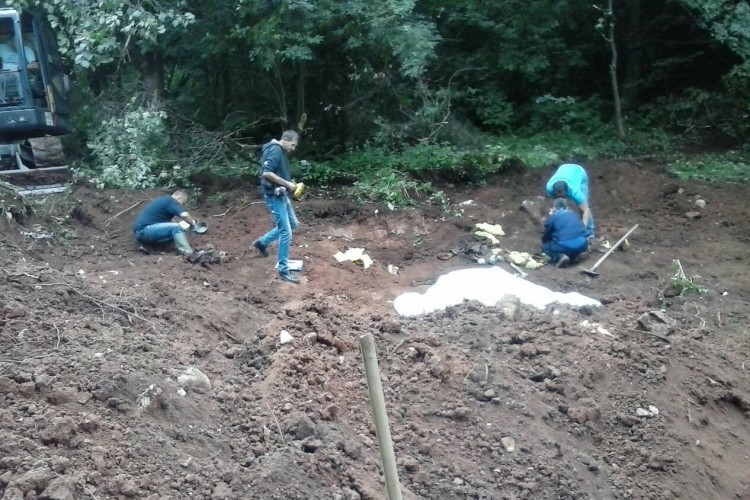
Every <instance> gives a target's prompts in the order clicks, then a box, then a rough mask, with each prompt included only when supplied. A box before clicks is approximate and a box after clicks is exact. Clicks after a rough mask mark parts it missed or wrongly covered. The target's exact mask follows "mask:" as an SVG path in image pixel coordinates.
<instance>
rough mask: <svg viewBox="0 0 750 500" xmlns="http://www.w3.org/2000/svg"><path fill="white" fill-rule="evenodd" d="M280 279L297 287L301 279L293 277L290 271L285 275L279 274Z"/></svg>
mask: <svg viewBox="0 0 750 500" xmlns="http://www.w3.org/2000/svg"><path fill="white" fill-rule="evenodd" d="M279 278H281V280H282V281H287V282H289V283H294V284H295V285H299V278H298V277H296V276H295V275H293V274H292V273H291V272H290V271H287V272H285V273H279Z"/></svg>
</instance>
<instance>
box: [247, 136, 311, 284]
mask: <svg viewBox="0 0 750 500" xmlns="http://www.w3.org/2000/svg"><path fill="white" fill-rule="evenodd" d="M298 143H299V134H297V132H295V131H294V130H287V131H286V132H284V133H283V134H281V139H279V140H278V141H277V140H276V139H273V140H272V141H271V142H268V143H266V144H264V145H263V149H262V151H263V156H262V157H261V160H260V165H261V181H260V182H261V188H262V189H263V197H264V198H265V200H266V205H267V206H268V211H269V212H270V213H271V215H272V216H273V222H274V228H273V229H271V230H270V231H268V232H267V233H266V234H264V235H263V236H261V237H260V238H258V239H257V240H255V241H253V243H252V246H253V247H255V249H256V250H258V252H260V254H261V255H262V256H263V257H267V256H268V246H269V245H271V244H272V243H273V242H274V241H276V240H278V242H279V256H278V258H279V278H281V279H282V280H283V281H288V282H289V283H294V284H298V283H299V278H297V277H296V276H295V275H293V274H292V273H291V271H289V267H288V263H289V247H291V245H292V231H294V230H295V229H296V228H297V226H298V225H299V221H298V220H297V215H296V214H295V213H294V207H292V202H291V200H290V199H289V198H290V196H291V195H292V194H294V192H295V191H296V189H297V184H296V183H295V182H293V181H292V174H291V172H290V171H289V158H288V157H287V155H288V153H291V152H292V151H294V150H295V149H296V148H297V144H298Z"/></svg>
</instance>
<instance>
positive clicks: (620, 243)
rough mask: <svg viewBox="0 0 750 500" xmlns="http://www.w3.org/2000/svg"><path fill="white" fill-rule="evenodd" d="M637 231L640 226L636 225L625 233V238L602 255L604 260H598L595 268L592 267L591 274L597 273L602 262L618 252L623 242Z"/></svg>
mask: <svg viewBox="0 0 750 500" xmlns="http://www.w3.org/2000/svg"><path fill="white" fill-rule="evenodd" d="M636 229H638V224H636V225H635V226H633V227H632V228H630V231H628V232H627V233H625V236H623V237H622V238H620V239H619V240H618V241H617V243H615V244H614V245H612V248H610V249H609V250H607V253H605V254H604V255H602V258H601V259H599V260H597V261H596V264H594V265H593V266H591V269H590V271H591V272H596V270H597V268H598V267H599V266H600V265H601V264H602V262H604V260H605V259H606V258H607V257H609V256H610V254H611V253H612V252H614V251H615V250H617V247H619V246H620V245H622V242H623V241H625V240H626V239H627V238H628V236H630V235H631V234H632V233H633V231H635V230H636Z"/></svg>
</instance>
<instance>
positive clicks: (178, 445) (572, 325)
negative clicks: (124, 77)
mask: <svg viewBox="0 0 750 500" xmlns="http://www.w3.org/2000/svg"><path fill="white" fill-rule="evenodd" d="M589 170H590V176H591V190H592V193H593V198H592V208H593V210H594V214H595V216H596V217H597V221H598V225H599V231H598V232H599V234H600V235H601V236H604V237H606V238H607V239H608V240H609V241H611V242H614V241H615V240H616V239H618V238H619V236H620V235H622V234H624V233H625V232H626V231H627V230H628V229H629V228H630V227H631V226H632V225H634V224H636V223H638V224H640V227H639V229H638V230H637V231H636V232H635V233H634V234H633V236H632V237H631V238H630V240H629V242H630V249H629V250H628V251H624V252H619V251H618V252H615V253H613V254H612V256H611V257H610V258H609V259H608V260H607V261H606V262H605V263H604V264H603V265H602V267H601V268H600V271H601V273H602V274H601V276H600V277H599V278H588V277H586V276H583V275H582V274H580V273H579V272H578V270H577V269H575V268H570V269H555V268H553V267H551V266H545V267H543V268H542V269H539V270H535V271H528V273H529V276H528V278H527V279H529V280H531V281H533V282H535V283H539V284H543V285H545V286H549V287H551V288H554V289H556V290H560V291H579V292H581V293H583V294H586V295H589V296H592V297H594V298H597V299H599V300H600V301H601V302H602V303H603V306H602V307H600V308H593V309H592V308H582V309H580V310H575V309H571V308H567V307H560V306H555V307H550V308H549V309H548V310H545V311H541V310H533V309H529V308H525V307H521V308H520V309H519V310H516V311H512V310H511V311H508V309H507V308H499V307H498V308H493V307H483V306H481V305H478V304H475V303H465V304H462V305H458V306H455V307H450V308H449V309H448V310H446V311H442V312H438V313H433V314H430V315H427V316H425V317H420V318H416V319H406V318H400V317H398V316H397V314H396V313H395V311H394V310H393V305H392V301H393V299H394V298H395V297H396V296H397V295H398V294H400V293H403V292H407V291H420V292H422V291H424V290H426V289H427V287H428V286H429V284H430V283H432V282H434V280H435V279H436V278H437V277H438V276H439V275H441V274H444V273H446V272H448V271H451V270H455V269H461V268H467V267H475V266H477V264H475V263H474V262H472V261H471V260H469V259H468V258H467V257H466V256H465V255H461V254H459V255H456V256H454V257H452V258H449V259H447V260H442V259H439V258H437V257H438V255H441V256H443V257H444V256H445V255H446V252H450V251H451V250H452V249H456V248H460V247H461V245H464V246H465V243H466V242H467V241H471V238H472V237H471V230H472V228H473V226H474V224H475V223H477V222H490V223H497V224H501V225H502V226H503V228H504V229H505V232H506V233H507V234H506V236H505V237H503V238H502V245H501V246H502V248H503V249H506V250H518V251H527V252H530V253H534V252H536V251H538V247H539V228H538V227H537V226H536V225H535V224H534V222H533V221H531V220H530V219H529V218H528V217H527V216H526V215H525V214H524V213H523V212H522V211H520V210H519V209H518V207H519V205H520V203H521V201H522V200H523V199H524V198H526V197H530V196H535V195H538V194H540V192H541V188H542V186H543V184H544V181H545V179H546V178H547V177H548V176H549V175H550V172H548V171H516V172H511V173H508V174H506V175H504V176H500V177H497V178H495V179H492V180H491V181H490V182H488V183H487V184H486V185H485V186H484V187H480V188H472V189H470V190H467V189H463V188H449V189H448V190H447V191H446V192H447V193H448V194H449V195H450V197H451V200H452V203H453V204H452V205H451V206H450V207H448V210H443V209H442V208H441V207H427V208H420V209H409V210H404V211H396V212H391V211H389V210H388V209H386V208H384V207H376V206H367V205H366V206H360V205H355V204H353V203H351V202H349V201H347V200H345V199H336V200H323V199H316V198H314V197H308V198H307V199H305V200H303V201H301V202H300V203H298V204H297V212H298V216H299V218H300V220H301V222H302V227H301V228H300V230H299V231H298V232H297V233H296V234H295V236H294V247H293V251H292V257H293V258H298V259H303V260H304V266H305V268H304V272H303V273H301V274H300V277H301V279H302V283H301V284H300V285H297V286H295V285H292V284H289V283H284V282H281V281H280V280H278V279H277V278H276V274H275V271H274V261H275V259H274V258H273V257H269V258H266V259H264V258H261V257H259V256H258V255H257V254H256V253H255V252H252V251H250V250H248V245H249V243H250V242H251V241H253V239H255V238H256V237H258V236H259V235H260V234H262V233H263V232H264V231H265V230H267V229H268V228H269V217H268V215H267V213H266V211H265V207H264V205H263V204H262V202H260V200H259V199H258V198H257V196H255V194H254V193H255V188H253V187H252V186H248V187H247V188H246V189H245V190H243V191H237V192H234V193H231V194H230V195H229V196H226V197H224V199H222V200H219V199H218V197H216V196H214V197H209V198H207V199H206V200H204V201H202V202H200V203H198V204H197V206H196V207H195V208H194V210H193V212H194V213H195V214H197V215H198V216H199V217H200V218H201V219H203V220H206V221H207V222H208V223H209V225H210V230H209V232H208V233H207V234H206V235H203V236H201V237H197V236H196V237H194V238H193V242H194V243H195V244H196V245H197V246H201V247H206V246H209V245H211V246H213V247H214V248H215V249H217V250H222V251H227V252H229V253H230V254H231V255H232V259H231V260H230V261H229V262H227V263H221V264H215V265H206V266H201V265H194V264H190V263H188V262H186V261H185V260H184V259H182V258H180V257H178V256H176V255H173V254H171V253H166V254H163V255H147V254H143V253H140V252H138V250H137V248H136V245H134V244H133V242H132V241H131V236H130V229H129V228H130V224H131V222H132V220H133V218H134V217H135V215H136V214H137V212H138V211H139V209H140V208H142V206H143V203H144V202H145V201H146V200H149V199H151V198H152V197H153V196H154V195H155V193H140V192H100V191H93V190H90V189H87V188H83V187H79V188H76V190H75V191H74V192H73V193H72V194H70V195H67V196H63V197H58V198H55V197H50V198H48V199H47V202H46V203H45V204H38V205H36V207H35V213H34V214H33V215H31V216H29V217H28V218H27V219H26V220H25V221H24V223H23V225H19V224H17V223H9V222H8V221H7V220H5V219H3V221H2V222H0V224H1V225H2V228H3V229H2V231H3V233H2V235H0V291H1V293H2V298H3V300H2V303H1V304H0V497H1V498H4V499H13V500H16V499H25V500H30V499H36V498H39V499H58V500H61V499H74V498H75V499H77V498H91V499H99V500H103V499H123V498H145V499H182V498H211V499H255V498H257V499H347V500H353V499H359V498H362V499H383V498H386V493H385V483H384V480H383V475H382V467H381V463H380V457H379V451H378V446H377V438H376V436H375V429H374V425H373V423H372V418H371V411H370V407H369V400H368V395H367V385H366V382H365V378H364V369H363V364H362V362H361V356H360V352H359V338H360V336H362V335H364V334H373V335H374V336H375V337H376V341H377V345H378V356H379V360H380V370H381V375H382V381H383V386H384V388H385V397H386V401H387V408H388V416H389V419H390V425H391V432H392V437H393V441H394V447H395V451H396V455H397V461H398V471H399V475H400V481H401V484H402V488H403V491H404V498H427V499H464V498H474V499H517V498H524V499H552V498H571V499H573V498H576V499H657V498H659V499H661V498H690V499H692V498H695V499H729V498H737V499H750V474H748V471H749V470H750V459H749V458H748V456H749V455H750V448H749V445H750V345H748V336H747V335H748V334H747V330H746V325H747V320H748V314H749V313H750V306H748V298H750V297H749V296H750V282H749V281H750V273H748V272H747V269H748V251H747V249H748V242H749V241H750V226H749V225H748V222H747V208H746V205H747V204H746V203H745V202H744V200H746V199H747V198H748V197H750V188H749V187H747V186H734V185H709V184H700V183H686V182H681V181H678V180H675V179H672V178H670V177H668V176H665V175H663V174H662V173H661V172H659V171H658V170H657V169H653V168H645V167H643V166H636V165H632V164H629V163H619V162H609V163H600V164H596V165H593V166H591V167H590V169H589ZM248 193H249V194H248ZM314 194H315V193H314V191H313V192H312V193H311V195H313V196H314ZM697 198H700V199H703V200H705V201H706V206H705V207H704V208H701V207H699V206H696V204H695V201H696V199H697ZM466 200H473V203H472V204H463V205H461V204H460V203H461V202H464V201H466ZM139 202H140V204H139V205H137V206H135V207H134V208H131V209H130V210H127V209H128V208H130V207H132V206H133V205H134V204H136V203H139ZM24 233H26V234H24ZM349 247H362V248H364V249H365V250H366V252H367V253H368V254H369V255H370V256H371V257H372V258H373V259H374V261H375V264H374V266H373V267H371V268H369V269H363V268H362V267H360V266H358V265H356V264H354V263H351V262H343V263H337V262H336V261H335V260H334V259H333V255H334V254H335V253H336V252H338V251H344V250H346V249H347V248H349ZM600 255H601V254H597V253H593V254H592V255H591V256H589V258H588V260H587V261H586V262H585V264H587V265H591V264H592V263H593V262H594V260H595V259H596V258H598V257H599V256H600ZM675 259H679V261H680V263H681V265H682V267H683V269H684V270H685V273H686V275H687V276H688V277H690V278H692V279H693V280H694V282H695V283H696V284H697V285H700V286H702V287H705V289H706V291H705V292H704V293H701V294H685V295H683V296H680V295H679V294H677V293H676V292H677V291H676V290H675V289H674V288H673V287H671V286H670V280H671V278H672V277H673V276H674V274H675V267H674V264H673V261H674V260H675ZM388 265H391V266H398V268H399V270H398V274H397V275H394V274H391V273H389V271H388ZM498 265H500V266H501V267H504V268H505V269H507V270H509V271H512V270H511V269H510V268H509V267H508V266H507V264H505V263H500V264H498ZM652 312H653V313H652ZM644 314H645V316H643V315H644ZM639 318H641V321H639ZM583 321H588V323H589V324H593V325H599V326H601V327H602V328H604V329H606V331H607V332H609V333H610V334H611V335H603V334H601V333H599V332H597V331H596V330H595V329H591V328H586V327H582V326H581V323H582V322H583ZM282 330H286V331H287V332H289V333H290V334H291V335H292V336H293V337H294V341H293V342H291V343H288V344H283V345H282V344H281V343H280V341H279V338H280V332H281V331H282ZM312 334H314V335H312ZM195 369H197V370H199V371H200V373H202V374H204V375H205V377H201V376H200V373H197V372H195ZM196 373H197V376H192V377H188V376H186V374H192V375H196ZM650 407H653V408H651V409H649V408H650ZM654 408H656V409H657V411H658V414H657V413H656V411H653V410H654ZM509 438H510V439H509ZM511 441H512V442H511Z"/></svg>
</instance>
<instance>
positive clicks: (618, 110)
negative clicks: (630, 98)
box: [607, 0, 625, 140]
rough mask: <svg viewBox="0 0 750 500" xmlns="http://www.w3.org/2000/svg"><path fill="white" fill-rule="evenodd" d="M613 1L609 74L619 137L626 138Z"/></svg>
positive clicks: (610, 14) (609, 0) (608, 10)
mask: <svg viewBox="0 0 750 500" xmlns="http://www.w3.org/2000/svg"><path fill="white" fill-rule="evenodd" d="M612 3H613V0H608V2H607V17H608V18H609V34H608V39H609V48H610V50H611V52H612V61H611V62H610V64H609V74H610V76H611V78H612V93H613V94H614V100H615V124H616V125H617V137H618V138H619V139H621V140H622V139H624V138H625V127H624V125H623V123H622V103H621V102H620V88H619V86H618V84H617V45H616V44H615V13H614V11H613V10H612Z"/></svg>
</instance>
